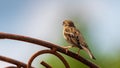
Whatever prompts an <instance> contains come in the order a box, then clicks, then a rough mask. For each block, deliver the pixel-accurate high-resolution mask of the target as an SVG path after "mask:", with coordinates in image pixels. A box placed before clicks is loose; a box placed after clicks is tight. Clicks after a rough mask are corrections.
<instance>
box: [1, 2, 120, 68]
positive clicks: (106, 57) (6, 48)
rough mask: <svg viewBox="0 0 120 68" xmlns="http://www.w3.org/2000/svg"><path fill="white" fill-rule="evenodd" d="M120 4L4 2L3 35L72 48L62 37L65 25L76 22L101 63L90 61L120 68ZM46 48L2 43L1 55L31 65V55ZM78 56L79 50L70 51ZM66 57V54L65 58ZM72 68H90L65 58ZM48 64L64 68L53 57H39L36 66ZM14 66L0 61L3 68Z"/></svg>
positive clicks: (11, 41)
mask: <svg viewBox="0 0 120 68" xmlns="http://www.w3.org/2000/svg"><path fill="white" fill-rule="evenodd" d="M119 18H120V1H119V0H96V1H94V0H51V1H50V0H39V1H38V0H34V1H33V0H29V1H26V0H1V1H0V32H8V33H14V34H20V35H25V36H30V37H34V38H37V39H41V40H45V41H48V42H51V43H54V44H58V45H61V46H67V45H69V44H68V43H67V42H66V41H65V40H64V38H63V36H62V22H63V21H64V20H65V19H69V20H72V21H73V22H75V25H76V26H77V28H78V29H79V30H80V31H81V33H82V34H83V36H84V38H85V40H86V42H87V43H88V45H89V48H90V49H91V51H92V53H93V54H94V56H95V57H96V59H97V60H92V59H90V58H89V56H88V55H87V54H86V52H84V51H81V52H80V54H81V55H82V56H83V57H85V58H86V59H88V60H90V61H92V62H94V63H96V64H97V65H99V66H100V67H101V68H120V53H119V52H120V41H119V40H120V30H119V29H120V19H119ZM44 49H46V48H45V47H40V46H36V45H34V44H30V43H25V42H20V41H14V40H0V55H3V56H7V57H10V58H14V59H16V60H20V61H22V62H24V63H27V62H28V59H29V58H30V56H31V55H33V54H34V53H35V52H37V51H39V50H44ZM70 50H71V51H73V52H77V50H78V49H77V48H71V49H70ZM62 55H63V54H62ZM63 56H64V57H65V59H66V60H67V61H68V62H69V64H70V67H71V68H88V67H87V66H85V65H84V64H82V63H81V62H78V61H77V60H75V59H72V58H71V57H68V56H66V55H63ZM38 60H41V61H42V60H44V61H45V62H47V63H48V64H50V65H52V66H53V68H64V65H63V64H62V63H61V61H60V60H59V59H57V58H56V57H55V56H53V55H50V54H45V55H42V56H39V57H37V58H36V59H35V60H34V62H33V66H35V67H36V68H44V67H43V66H42V65H40V64H39V61H38ZM9 65H10V64H8V63H5V62H2V61H0V66H1V67H2V68H4V67H6V66H9Z"/></svg>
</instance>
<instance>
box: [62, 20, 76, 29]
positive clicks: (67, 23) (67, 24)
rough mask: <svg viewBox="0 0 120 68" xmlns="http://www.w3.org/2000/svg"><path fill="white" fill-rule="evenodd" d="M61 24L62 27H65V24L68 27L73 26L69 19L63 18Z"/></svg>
mask: <svg viewBox="0 0 120 68" xmlns="http://www.w3.org/2000/svg"><path fill="white" fill-rule="evenodd" d="M63 26H64V27H66V26H68V27H75V26H74V23H73V22H72V21H71V20H64V21H63Z"/></svg>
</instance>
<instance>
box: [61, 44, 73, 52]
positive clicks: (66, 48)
mask: <svg viewBox="0 0 120 68" xmlns="http://www.w3.org/2000/svg"><path fill="white" fill-rule="evenodd" d="M72 47H73V46H64V47H63V48H64V49H65V52H66V53H67V52H68V50H69V48H72Z"/></svg>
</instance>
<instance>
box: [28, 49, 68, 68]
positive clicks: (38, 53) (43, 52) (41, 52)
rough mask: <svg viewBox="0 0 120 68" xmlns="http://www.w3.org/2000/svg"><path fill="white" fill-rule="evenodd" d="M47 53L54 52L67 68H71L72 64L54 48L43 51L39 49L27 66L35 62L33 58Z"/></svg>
mask: <svg viewBox="0 0 120 68" xmlns="http://www.w3.org/2000/svg"><path fill="white" fill-rule="evenodd" d="M45 53H50V54H53V55H55V56H57V57H58V58H59V59H60V60H61V61H62V62H63V63H64V65H65V67H66V68H70V66H69V65H68V63H67V61H66V60H65V59H64V57H63V56H61V55H60V54H59V53H57V52H56V51H54V50H42V51H38V52H37V53H35V54H34V55H33V56H32V57H31V58H30V60H29V61H28V66H27V68H30V67H31V63H32V62H33V60H34V59H35V58H36V57H37V56H39V55H41V54H45Z"/></svg>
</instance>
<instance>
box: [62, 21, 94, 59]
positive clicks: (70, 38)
mask: <svg viewBox="0 0 120 68" xmlns="http://www.w3.org/2000/svg"><path fill="white" fill-rule="evenodd" d="M63 36H64V38H65V39H66V41H67V42H69V43H71V44H72V46H71V47H78V48H79V49H83V50H85V51H86V52H87V53H88V54H89V56H90V58H92V59H95V57H94V56H93V54H92V53H91V51H90V49H89V47H88V46H87V43H86V42H85V40H84V38H83V36H82V35H81V33H80V31H79V30H78V29H76V27H75V25H74V23H73V22H72V21H70V20H65V21H63ZM68 48H70V47H68Z"/></svg>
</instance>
